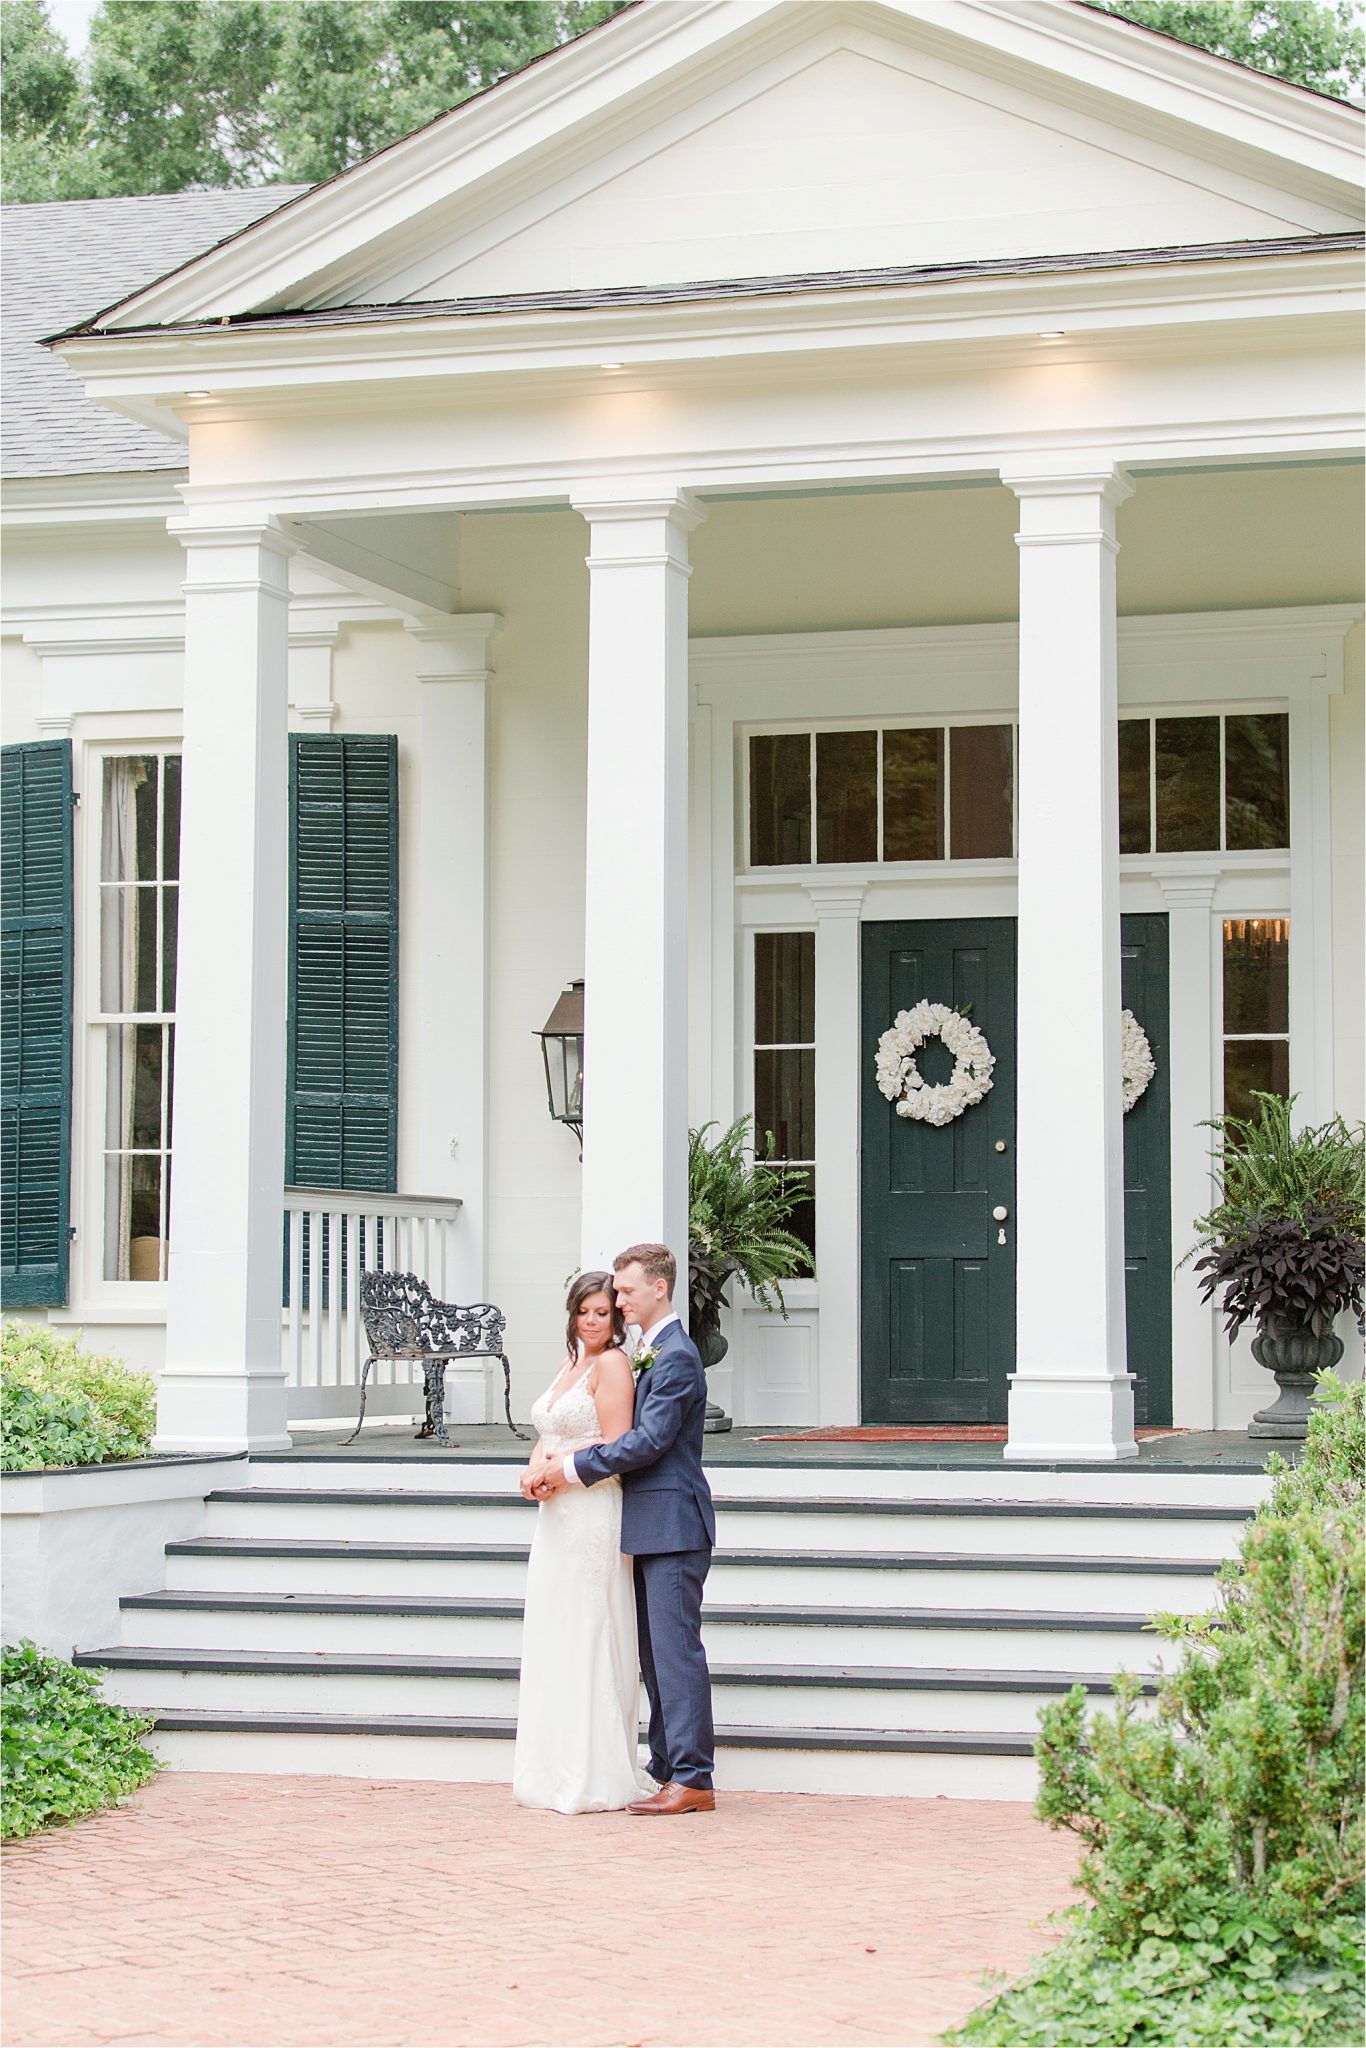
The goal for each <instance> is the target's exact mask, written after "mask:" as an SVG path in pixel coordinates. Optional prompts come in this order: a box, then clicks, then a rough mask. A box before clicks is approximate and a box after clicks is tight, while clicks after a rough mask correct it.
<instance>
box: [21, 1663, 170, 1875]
mask: <svg viewBox="0 0 1366 2048" xmlns="http://www.w3.org/2000/svg"><path fill="white" fill-rule="evenodd" d="M0 1703H2V1704H3V1709H4V1733H3V1737H0V1831H2V1832H3V1833H4V1835H5V1838H6V1840H8V1839H9V1838H10V1837H12V1836H15V1835H31V1834H33V1833H34V1832H35V1830H36V1829H38V1828H41V1827H46V1826H47V1825H48V1824H49V1823H50V1822H53V1821H67V1820H75V1819H77V1818H78V1816H79V1815H81V1814H83V1813H95V1812H97V1811H98V1810H99V1808H101V1807H103V1806H112V1805H113V1804H114V1802H115V1801H116V1800H118V1799H121V1798H123V1797H124V1795H125V1794H126V1793H129V1792H132V1791H135V1790H136V1789H137V1787H138V1786H139V1785H143V1784H145V1783H146V1781H147V1780H148V1778H150V1777H151V1776H152V1774H153V1772H154V1771H155V1770H156V1769H157V1768H158V1766H157V1761H156V1758H155V1757H154V1756H153V1755H152V1754H151V1752H150V1751H149V1750H147V1749H144V1748H143V1746H142V1744H141V1742H140V1741H139V1740H138V1737H139V1736H140V1735H143V1734H145V1733H146V1731H147V1730H148V1729H149V1728H150V1727H151V1725H152V1719H151V1716H150V1715H139V1714H130V1713H128V1712H126V1711H125V1709H124V1708H123V1707H116V1706H115V1705H114V1704H113V1703H112V1702H111V1701H109V1700H106V1699H105V1698H104V1697H103V1695H102V1694H101V1692H100V1686H99V1678H98V1676H97V1675H96V1674H94V1673H92V1672H89V1671H84V1670H77V1668H76V1666H75V1665H74V1664H67V1663H65V1662H64V1661H63V1660H62V1659H61V1658H60V1657H52V1656H49V1655H48V1654H47V1652H46V1651H45V1650H40V1649H39V1648H38V1647H37V1645H36V1644H34V1643H18V1644H15V1645H13V1646H12V1647H11V1646H9V1645H7V1646H6V1648H5V1650H4V1651H3V1653H2V1654H0Z"/></svg>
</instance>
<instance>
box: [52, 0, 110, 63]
mask: <svg viewBox="0 0 1366 2048" xmlns="http://www.w3.org/2000/svg"><path fill="white" fill-rule="evenodd" d="M98 5H99V0H47V14H48V20H49V21H50V22H51V23H52V26H53V27H54V28H55V29H56V30H57V32H58V34H59V35H60V36H62V37H63V39H64V40H65V42H66V46H67V48H68V49H69V50H70V52H71V54H72V56H73V57H75V56H79V55H80V53H81V51H82V50H83V49H84V48H85V46H86V43H87V41H88V40H89V37H90V17H91V15H92V14H93V13H94V12H95V9H96V8H97V7H98Z"/></svg>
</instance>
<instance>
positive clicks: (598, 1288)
mask: <svg viewBox="0 0 1366 2048" xmlns="http://www.w3.org/2000/svg"><path fill="white" fill-rule="evenodd" d="M590 1294H605V1295H606V1296H607V1299H608V1300H609V1301H610V1302H611V1304H612V1334H611V1336H610V1337H609V1339H608V1345H609V1347H610V1346H611V1345H613V1344H615V1345H616V1347H617V1349H618V1350H619V1351H620V1350H624V1349H625V1346H626V1320H625V1317H624V1316H623V1315H622V1313H621V1310H620V1309H619V1308H618V1307H617V1297H616V1295H615V1293H614V1292H613V1290H612V1276H611V1274H610V1273H580V1275H579V1277H578V1279H577V1280H576V1281H575V1282H574V1284H573V1286H572V1287H571V1288H570V1290H569V1299H568V1300H567V1301H566V1303H565V1307H566V1309H568V1311H569V1322H568V1325H567V1327H566V1332H565V1334H566V1337H567V1340H568V1344H569V1356H570V1357H571V1358H574V1357H575V1356H577V1353H578V1347H579V1331H578V1321H579V1310H580V1309H581V1308H582V1307H583V1305H584V1303H585V1302H586V1301H587V1299H588V1297H589V1295H590Z"/></svg>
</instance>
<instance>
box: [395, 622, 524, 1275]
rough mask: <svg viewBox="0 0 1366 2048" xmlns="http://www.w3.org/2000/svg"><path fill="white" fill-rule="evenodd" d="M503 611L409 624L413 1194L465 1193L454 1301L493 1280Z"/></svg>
mask: <svg viewBox="0 0 1366 2048" xmlns="http://www.w3.org/2000/svg"><path fill="white" fill-rule="evenodd" d="M502 623H503V622H502V620H501V619H500V618H499V616H498V614H497V613H496V612H469V613H466V614H464V615H463V616H455V617H449V616H437V615H432V616H431V617H428V618H423V619H415V620H410V621H409V622H408V630H409V632H411V633H412V635H413V637H414V638H415V640H416V641H417V643H418V656H417V672H418V677H419V697H420V701H421V706H422V727H421V740H420V743H419V775H420V777H421V782H420V787H419V791H418V826H417V863H418V872H417V913H418V914H417V928H416V930H415V931H414V932H413V933H412V935H411V939H412V943H413V944H414V945H415V946H416V948H417V952H418V999H417V1006H416V1015H415V1017H414V1020H413V1036H414V1039H415V1040H416V1059H415V1061H414V1066H413V1072H414V1085H415V1086H416V1087H417V1089H418V1091H419V1093H420V1097H421V1102H422V1113H421V1117H420V1119H419V1123H418V1137H417V1154H416V1158H415V1159H414V1160H413V1162H412V1164H411V1166H410V1167H409V1168H407V1169H406V1172H407V1176H408V1178H409V1179H410V1180H411V1185H412V1187H413V1189H414V1191H415V1192H416V1193H418V1194H423V1195H458V1196H459V1197H460V1200H461V1203H462V1205H463V1206H462V1208H461V1211H460V1228H459V1230H458V1232H457V1240H458V1243H459V1246H460V1257H459V1266H458V1269H457V1271H456V1272H455V1273H453V1274H450V1275H448V1276H447V1279H446V1281H445V1283H444V1284H445V1286H446V1287H447V1289H448V1291H449V1293H450V1297H451V1298H452V1299H453V1300H458V1301H464V1302H472V1301H483V1300H485V1299H486V1298H487V1288H488V1012H489V921H488V904H489V893H488V785H487V776H488V767H487V763H488V701H487V700H488V687H489V677H490V666H489V662H490V646H491V643H492V641H493V637H494V635H495V634H496V633H497V632H498V630H499V628H500V627H501V625H502Z"/></svg>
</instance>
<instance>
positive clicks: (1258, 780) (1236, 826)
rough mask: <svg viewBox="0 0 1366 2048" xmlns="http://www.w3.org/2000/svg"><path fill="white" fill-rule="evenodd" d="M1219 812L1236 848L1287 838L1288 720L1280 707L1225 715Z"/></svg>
mask: <svg viewBox="0 0 1366 2048" xmlns="http://www.w3.org/2000/svg"><path fill="white" fill-rule="evenodd" d="M1224 816H1225V825H1226V829H1227V832H1228V844H1229V845H1230V846H1231V847H1234V848H1236V849H1237V850H1239V851H1243V850H1245V849H1247V850H1255V849H1256V848H1258V847H1262V846H1289V844H1290V720H1289V719H1288V718H1287V717H1286V715H1285V713H1284V712H1283V711H1273V712H1270V713H1267V714H1266V715H1264V716H1263V715H1256V716H1253V715H1248V716H1244V715H1241V714H1240V715H1239V716H1237V717H1235V718H1226V719H1225V720H1224Z"/></svg>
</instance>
